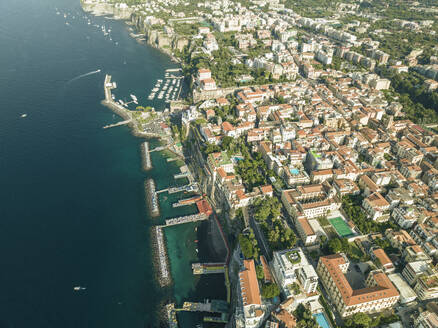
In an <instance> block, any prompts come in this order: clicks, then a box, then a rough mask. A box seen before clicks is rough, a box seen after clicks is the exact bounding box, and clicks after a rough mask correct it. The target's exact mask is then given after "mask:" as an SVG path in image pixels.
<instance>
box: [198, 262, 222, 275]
mask: <svg viewBox="0 0 438 328" xmlns="http://www.w3.org/2000/svg"><path fill="white" fill-rule="evenodd" d="M225 267H226V264H225V263H193V264H192V271H193V274H215V273H225Z"/></svg>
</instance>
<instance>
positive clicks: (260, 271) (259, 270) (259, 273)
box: [256, 265, 265, 280]
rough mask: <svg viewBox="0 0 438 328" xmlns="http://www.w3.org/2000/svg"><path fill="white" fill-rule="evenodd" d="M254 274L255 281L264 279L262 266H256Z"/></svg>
mask: <svg viewBox="0 0 438 328" xmlns="http://www.w3.org/2000/svg"><path fill="white" fill-rule="evenodd" d="M256 274H257V279H258V280H262V279H264V278H265V273H264V272H263V266H262V265H257V266H256Z"/></svg>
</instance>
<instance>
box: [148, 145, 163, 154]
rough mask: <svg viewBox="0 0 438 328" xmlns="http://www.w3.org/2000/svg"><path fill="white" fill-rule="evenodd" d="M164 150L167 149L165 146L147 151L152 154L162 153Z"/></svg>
mask: <svg viewBox="0 0 438 328" xmlns="http://www.w3.org/2000/svg"><path fill="white" fill-rule="evenodd" d="M166 148H167V146H160V147H155V148H154V149H151V150H149V152H150V153H152V152H153V151H162V150H164V149H166Z"/></svg>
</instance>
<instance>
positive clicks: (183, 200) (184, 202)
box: [172, 196, 202, 208]
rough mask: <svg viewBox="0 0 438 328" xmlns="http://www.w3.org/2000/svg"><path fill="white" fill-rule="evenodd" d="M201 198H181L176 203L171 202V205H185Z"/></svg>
mask: <svg viewBox="0 0 438 328" xmlns="http://www.w3.org/2000/svg"><path fill="white" fill-rule="evenodd" d="M201 199H202V197H201V196H193V197H190V198H186V199H181V200H179V201H178V202H177V203H173V204H172V207H173V208H175V207H181V206H186V205H192V204H194V203H196V202H197V201H199V200H201Z"/></svg>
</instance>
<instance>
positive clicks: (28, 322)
mask: <svg viewBox="0 0 438 328" xmlns="http://www.w3.org/2000/svg"><path fill="white" fill-rule="evenodd" d="M103 27H104V30H103ZM130 32H131V31H130V30H129V26H127V25H126V24H125V23H124V22H121V21H116V20H112V19H109V18H108V17H94V16H91V15H89V14H87V13H84V12H83V11H82V9H81V7H80V3H79V0H0V101H1V105H0V260H1V269H0V288H1V292H0V328H3V327H7V328H9V327H11V328H21V327H23V328H28V327H33V328H39V327H44V328H49V327H64V328H68V327H81V328H85V327H106V328H112V327H114V328H115V327H130V328H140V327H141V328H143V327H159V322H160V316H161V314H160V309H161V308H162V305H163V304H166V303H167V302H175V303H176V304H177V306H179V305H181V303H182V302H183V301H187V300H189V301H202V300H204V299H206V298H209V299H224V298H225V287H224V285H223V277H222V276H220V275H219V276H218V275H211V276H203V277H199V276H194V275H193V274H192V272H191V263H193V262H199V261H212V260H217V259H216V258H214V254H213V255H212V253H211V252H209V251H208V249H209V247H208V242H209V240H208V239H209V232H208V231H209V223H208V222H204V223H198V224H186V225H180V226H176V227H172V228H166V229H165V236H166V240H167V244H168V252H169V260H170V266H171V272H172V276H173V284H172V286H170V287H169V288H160V287H159V285H158V284H157V282H156V276H155V271H154V265H153V249H152V246H151V238H150V228H151V226H153V225H156V224H161V223H162V222H163V221H164V219H166V218H170V217H174V216H180V215H184V214H191V213H195V212H196V207H194V206H188V207H182V208H177V209H175V208H172V206H171V204H172V202H175V201H177V200H178V199H181V197H184V196H183V195H178V194H176V195H167V194H165V193H163V194H160V205H161V216H160V217H159V218H151V217H150V216H149V214H148V213H149V210H148V208H147V205H146V203H145V191H144V181H145V179H148V178H153V179H154V180H155V182H156V185H157V189H162V188H167V187H169V186H174V185H178V184H184V183H187V181H176V180H175V179H174V178H173V175H174V174H176V173H179V166H181V165H182V164H183V163H179V162H178V161H176V162H167V161H166V159H167V158H168V157H172V154H171V153H166V152H154V153H152V154H151V155H152V162H153V167H154V168H153V169H152V170H150V171H148V172H145V171H143V169H142V163H141V152H140V145H141V143H142V142H144V141H145V140H143V139H140V138H136V137H134V136H133V135H132V134H131V131H130V129H129V127H127V126H119V127H115V128H110V129H103V128H102V127H103V126H105V125H107V124H112V123H115V122H118V121H120V120H121V118H120V117H118V116H117V115H115V114H113V113H112V112H111V111H110V110H109V109H108V108H106V107H104V106H102V105H101V100H102V99H103V98H104V92H103V83H104V77H105V74H111V75H112V78H113V81H116V83H117V89H115V90H114V94H115V96H116V98H117V99H122V100H123V101H125V102H128V101H129V100H130V95H131V94H133V95H136V96H137V98H138V99H139V105H142V106H154V107H155V108H156V109H157V110H162V109H163V108H164V106H165V104H164V102H163V101H159V100H156V99H155V100H153V101H149V100H148V95H149V94H150V92H151V90H152V89H153V88H154V86H155V84H156V83H157V80H158V79H164V75H165V70H166V69H168V68H175V67H177V65H176V64H175V63H172V62H171V61H170V59H169V58H168V57H167V56H165V55H163V54H162V53H160V52H159V51H158V50H156V49H154V48H151V47H149V46H146V45H144V44H140V43H138V42H137V41H136V40H134V39H133V38H132V37H131V36H130V35H129V34H130ZM130 106H131V107H130V108H131V109H135V106H136V105H135V104H131V105H130ZM149 142H150V143H151V148H153V147H155V146H158V145H159V142H158V141H157V140H149ZM213 253H214V252H213ZM74 287H81V289H80V290H74ZM178 319H179V321H180V327H195V326H196V325H197V324H202V325H203V327H209V326H208V325H207V324H206V323H202V315H201V314H199V313H192V314H191V313H184V314H180V315H178Z"/></svg>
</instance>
